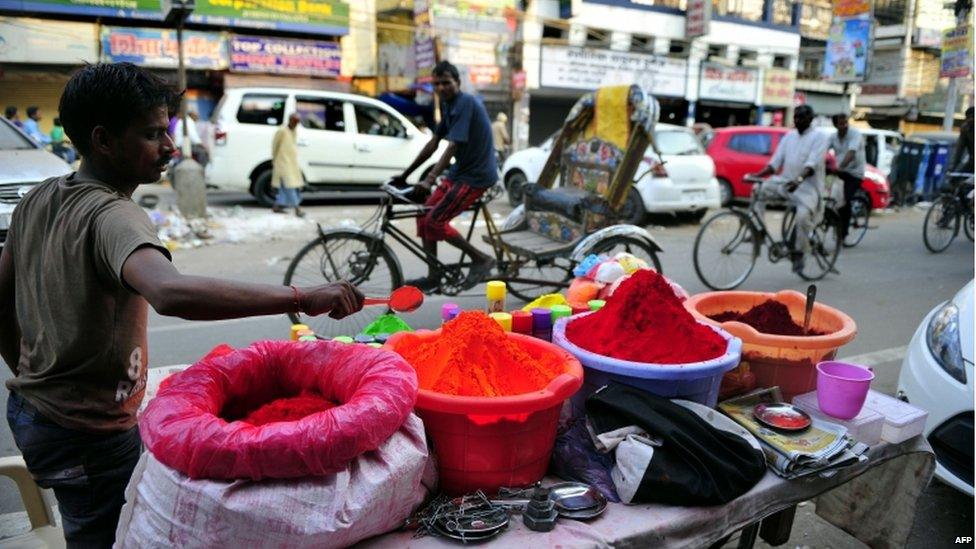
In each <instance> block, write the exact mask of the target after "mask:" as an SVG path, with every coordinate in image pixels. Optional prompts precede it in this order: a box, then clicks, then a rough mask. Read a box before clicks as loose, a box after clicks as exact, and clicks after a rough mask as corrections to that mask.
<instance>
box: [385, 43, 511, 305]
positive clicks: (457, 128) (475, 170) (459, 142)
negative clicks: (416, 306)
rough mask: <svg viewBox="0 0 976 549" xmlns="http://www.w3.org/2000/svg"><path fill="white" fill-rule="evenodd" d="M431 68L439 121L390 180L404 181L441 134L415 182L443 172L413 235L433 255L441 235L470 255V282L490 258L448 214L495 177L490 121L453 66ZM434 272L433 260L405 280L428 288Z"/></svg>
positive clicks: (428, 185)
mask: <svg viewBox="0 0 976 549" xmlns="http://www.w3.org/2000/svg"><path fill="white" fill-rule="evenodd" d="M432 72H433V76H434V87H435V89H436V91H437V96H438V98H439V99H440V101H441V122H440V124H438V126H437V130H436V131H435V132H434V137H433V138H431V140H430V141H429V142H428V143H427V145H425V146H424V148H423V150H421V151H420V154H418V155H417V158H416V159H415V160H414V161H413V163H412V164H410V167H408V168H407V169H406V170H405V171H404V172H403V174H401V175H400V176H399V177H397V178H396V182H397V183H398V184H401V185H402V184H405V182H406V179H407V177H409V176H410V174H411V173H413V171H414V170H416V169H417V168H418V167H420V165H421V164H423V163H424V162H425V161H426V160H427V159H428V158H430V157H431V155H432V154H434V151H436V150H437V146H438V144H440V142H441V140H442V139H444V140H447V142H448V144H447V149H446V150H445V151H444V154H443V155H441V158H440V159H439V160H438V161H437V164H435V165H434V167H433V168H431V169H430V171H429V172H428V173H427V176H426V177H424V179H423V181H421V182H420V183H419V184H418V185H417V186H418V187H420V188H422V189H425V190H428V191H429V190H431V189H432V188H433V186H434V183H435V182H436V181H437V177H438V176H440V175H441V174H442V173H444V172H445V171H447V176H445V177H444V178H443V179H442V181H441V183H440V185H439V186H438V187H437V189H436V190H435V191H434V192H433V193H432V194H431V195H430V198H428V199H427V201H426V202H425V206H427V208H428V210H427V213H426V215H424V216H421V217H418V218H417V236H419V237H420V239H421V240H422V241H423V245H424V250H425V251H426V252H427V253H428V254H430V255H431V256H433V257H437V243H438V242H439V241H441V240H443V241H446V242H447V243H448V244H450V245H452V246H454V247H455V248H458V249H460V250H462V251H463V252H464V253H466V254H467V255H468V256H469V257H471V260H472V265H471V270H470V271H469V272H468V277H467V279H466V281H465V285H466V286H467V287H469V288H470V287H473V286H474V285H475V284H477V283H478V282H481V281H482V280H484V278H485V277H486V276H487V275H488V274H489V273H490V272H491V270H492V268H493V267H494V265H495V260H494V259H492V257H491V256H490V255H488V254H486V253H484V252H482V251H481V250H479V249H478V248H476V247H475V246H474V245H472V244H471V243H470V242H468V241H467V240H465V239H464V237H463V236H461V233H459V232H458V231H457V229H455V228H454V227H452V226H451V220H452V219H454V218H455V217H457V216H458V215H460V214H461V213H462V212H464V211H465V210H467V209H468V208H470V207H471V205H472V204H474V203H475V202H476V201H477V200H478V199H479V198H481V195H483V194H485V191H487V190H488V189H489V188H491V186H492V185H494V184H495V182H497V181H498V168H497V164H496V163H495V147H494V146H493V145H492V143H493V140H492V135H491V134H492V130H491V122H490V121H489V120H488V112H487V111H485V107H484V105H482V104H481V102H480V101H478V100H477V99H475V98H474V97H473V96H471V95H469V94H466V93H462V92H461V78H460V76H459V74H458V70H457V67H455V66H454V65H452V64H450V63H448V62H447V61H441V62H440V63H438V64H437V65H436V66H435V67H434V70H433V71H432ZM452 158H453V159H454V164H453V165H452V164H451V159H452ZM448 168H450V169H449V170H448ZM440 277H441V273H439V272H437V271H436V270H435V267H434V266H433V265H428V272H427V276H425V277H421V278H417V279H414V280H408V281H407V284H409V285H411V286H416V287H417V288H420V289H421V290H423V291H425V292H429V291H432V290H434V289H436V288H437V287H438V286H439V285H440Z"/></svg>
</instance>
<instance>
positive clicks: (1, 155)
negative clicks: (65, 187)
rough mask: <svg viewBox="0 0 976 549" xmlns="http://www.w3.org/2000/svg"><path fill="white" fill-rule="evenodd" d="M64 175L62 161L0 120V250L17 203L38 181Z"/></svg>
mask: <svg viewBox="0 0 976 549" xmlns="http://www.w3.org/2000/svg"><path fill="white" fill-rule="evenodd" d="M67 173H71V166H69V165H68V164H67V163H66V162H65V161H64V160H62V159H61V158H60V157H59V156H57V155H55V154H53V153H50V152H48V151H47V150H45V149H44V148H43V147H41V146H40V145H38V144H37V143H35V142H34V140H33V139H31V138H30V137H27V134H25V133H24V132H23V131H21V130H19V129H18V128H17V127H16V126H14V125H13V124H11V123H10V122H8V121H7V120H6V119H5V118H0V248H2V247H3V244H4V242H6V240H7V230H8V229H9V228H10V217H11V215H12V214H13V213H14V209H15V208H16V207H17V203H18V202H20V199H22V198H24V195H25V194H27V192H28V191H30V190H31V188H33V186H34V185H37V184H38V183H40V182H41V181H44V180H45V179H48V178H51V177H57V176H60V175H64V174H67Z"/></svg>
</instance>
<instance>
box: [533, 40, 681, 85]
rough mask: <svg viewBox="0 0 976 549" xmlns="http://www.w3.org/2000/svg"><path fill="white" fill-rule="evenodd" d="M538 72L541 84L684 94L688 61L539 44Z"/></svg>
mask: <svg viewBox="0 0 976 549" xmlns="http://www.w3.org/2000/svg"><path fill="white" fill-rule="evenodd" d="M539 72H540V74H539V82H540V84H541V85H542V86H543V87H552V88H570V89H575V90H595V89H597V88H599V87H602V86H613V85H619V84H639V85H640V86H642V87H643V88H644V89H645V90H646V91H647V92H648V93H651V94H652V95H660V96H668V97H684V95H685V82H686V79H687V75H688V62H687V61H686V60H684V59H673V58H669V57H661V56H656V55H649V54H640V53H629V52H620V51H610V50H597V49H590V48H572V47H564V46H543V47H542V62H541V63H540V69H539Z"/></svg>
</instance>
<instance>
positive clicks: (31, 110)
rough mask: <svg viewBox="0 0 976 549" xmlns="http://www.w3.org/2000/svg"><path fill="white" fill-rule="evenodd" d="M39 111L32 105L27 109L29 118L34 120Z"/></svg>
mask: <svg viewBox="0 0 976 549" xmlns="http://www.w3.org/2000/svg"><path fill="white" fill-rule="evenodd" d="M37 110H38V109H37V106H36V105H31V106H30V107H27V117H28V118H34V115H35V114H37Z"/></svg>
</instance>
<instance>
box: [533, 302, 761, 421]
mask: <svg viewBox="0 0 976 549" xmlns="http://www.w3.org/2000/svg"><path fill="white" fill-rule="evenodd" d="M586 314H592V313H586ZM583 316H586V315H585V314H583V315H577V316H575V317H570V318H561V319H559V321H558V322H556V325H555V326H554V327H553V329H552V342H553V343H555V344H556V345H558V346H560V347H562V348H563V349H565V350H566V351H568V352H569V353H570V354H572V355H573V356H575V357H576V358H577V359H578V360H579V361H580V363H581V364H582V365H583V387H582V388H581V389H580V390H579V391H578V392H577V393H576V394H575V395H573V398H572V401H571V402H572V404H573V408H574V410H573V415H574V416H577V415H580V414H582V413H583V412H584V410H585V408H584V404H585V402H586V397H588V396H590V395H591V394H593V393H594V392H595V391H596V390H597V389H599V388H600V387H603V386H604V385H606V384H607V383H608V382H610V381H616V382H618V383H623V384H626V385H630V386H632V387H637V388H638V389H642V390H645V391H647V392H649V393H653V394H655V395H658V396H662V397H665V398H681V399H684V400H691V401H693V402H698V403H701V404H704V405H705V406H709V407H714V406H715V404H716V403H717V402H718V389H719V386H720V385H721V384H722V376H723V375H724V374H725V372H728V371H729V370H731V369H733V368H735V367H736V366H738V365H739V359H740V358H741V356H742V340H741V339H739V338H737V337H735V336H733V335H731V334H729V333H728V332H726V331H725V330H723V329H721V328H719V327H717V326H711V325H709V324H705V323H704V322H702V323H700V324H702V325H703V326H708V327H709V328H710V329H712V330H715V332H716V333H718V334H719V335H720V336H722V337H723V338H724V339H725V340H726V341H728V347H726V350H725V354H724V355H722V356H720V357H718V358H713V359H712V360H706V361H704V362H692V363H688V364H650V363H644V362H631V361H629V360H620V359H616V358H611V357H608V356H603V355H598V354H596V353H592V352H590V351H587V350H585V349H581V348H580V347H577V346H576V345H574V344H573V343H572V342H570V341H569V340H568V339H567V338H566V326H567V325H568V324H569V323H570V322H573V321H574V320H575V319H577V318H582V317H583Z"/></svg>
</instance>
